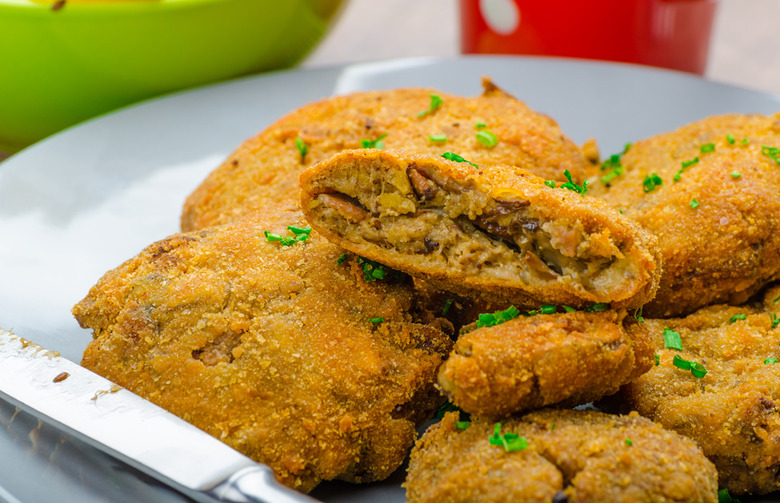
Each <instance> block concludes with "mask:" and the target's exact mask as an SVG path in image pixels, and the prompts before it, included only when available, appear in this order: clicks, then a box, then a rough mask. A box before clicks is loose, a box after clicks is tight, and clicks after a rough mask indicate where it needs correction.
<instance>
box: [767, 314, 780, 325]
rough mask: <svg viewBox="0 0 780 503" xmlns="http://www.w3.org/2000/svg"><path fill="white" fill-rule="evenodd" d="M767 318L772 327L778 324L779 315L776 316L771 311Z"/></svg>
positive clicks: (779, 323)
mask: <svg viewBox="0 0 780 503" xmlns="http://www.w3.org/2000/svg"><path fill="white" fill-rule="evenodd" d="M769 319H770V320H771V321H772V328H775V327H776V326H777V325H780V317H778V316H777V314H775V313H772V314H771V315H769Z"/></svg>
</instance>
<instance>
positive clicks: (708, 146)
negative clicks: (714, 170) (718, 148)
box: [699, 143, 715, 154]
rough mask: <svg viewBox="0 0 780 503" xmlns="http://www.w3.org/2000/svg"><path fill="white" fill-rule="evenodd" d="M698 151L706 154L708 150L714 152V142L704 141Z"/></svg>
mask: <svg viewBox="0 0 780 503" xmlns="http://www.w3.org/2000/svg"><path fill="white" fill-rule="evenodd" d="M699 151H700V152H701V153H702V154H707V153H709V152H715V144H714V143H705V144H704V145H702V146H701V148H700V149H699Z"/></svg>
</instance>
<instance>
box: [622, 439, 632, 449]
mask: <svg viewBox="0 0 780 503" xmlns="http://www.w3.org/2000/svg"><path fill="white" fill-rule="evenodd" d="M623 442H624V443H625V444H626V445H627V446H629V447H631V446H632V445H634V441H633V440H631V439H630V438H627V439H625V440H624V441H623Z"/></svg>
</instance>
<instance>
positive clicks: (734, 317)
mask: <svg viewBox="0 0 780 503" xmlns="http://www.w3.org/2000/svg"><path fill="white" fill-rule="evenodd" d="M745 318H747V315H746V314H742V313H740V314H735V315H734V316H732V317H731V318H729V323H734V322H736V321H737V320H744V319H745Z"/></svg>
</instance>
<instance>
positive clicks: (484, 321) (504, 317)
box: [477, 306, 520, 328]
mask: <svg viewBox="0 0 780 503" xmlns="http://www.w3.org/2000/svg"><path fill="white" fill-rule="evenodd" d="M518 316H520V311H519V310H518V309H517V308H516V307H515V306H509V307H508V308H506V309H504V310H503V311H496V312H495V313H483V314H480V315H479V317H478V319H477V328H482V327H492V326H495V325H500V324H502V323H504V322H506V321H509V320H511V319H514V318H517V317H518Z"/></svg>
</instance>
